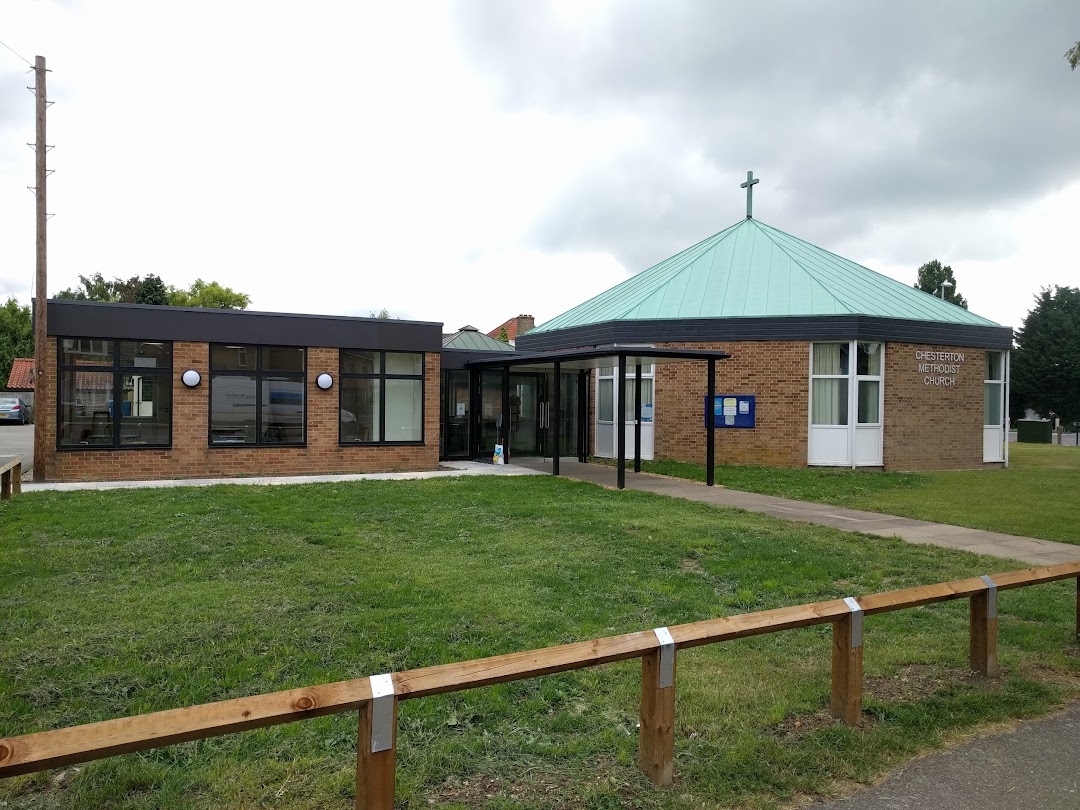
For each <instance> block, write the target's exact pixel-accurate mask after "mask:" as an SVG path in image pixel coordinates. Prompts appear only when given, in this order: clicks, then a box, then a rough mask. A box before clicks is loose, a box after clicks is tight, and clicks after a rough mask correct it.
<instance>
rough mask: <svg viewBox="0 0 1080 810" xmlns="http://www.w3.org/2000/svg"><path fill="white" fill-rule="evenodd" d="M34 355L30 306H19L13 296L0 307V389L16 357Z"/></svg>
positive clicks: (4, 383) (5, 382) (5, 381)
mask: <svg viewBox="0 0 1080 810" xmlns="http://www.w3.org/2000/svg"><path fill="white" fill-rule="evenodd" d="M33 356H34V328H33V325H32V322H31V319H30V307H28V306H25V307H23V306H19V302H18V301H16V300H15V299H14V298H9V299H8V300H7V303H5V304H4V305H3V306H2V307H0V389H2V388H3V387H4V386H5V385H7V380H8V375H10V374H11V363H12V361H13V360H14V359H15V358H16V357H33Z"/></svg>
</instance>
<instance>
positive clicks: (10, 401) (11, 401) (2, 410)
mask: <svg viewBox="0 0 1080 810" xmlns="http://www.w3.org/2000/svg"><path fill="white" fill-rule="evenodd" d="M33 418H34V414H33V412H32V411H31V410H30V406H29V405H27V404H26V402H25V401H23V399H22V398H21V397H6V396H0V422H18V423H19V424H20V425H25V424H27V423H28V422H30V420H31V419H33Z"/></svg>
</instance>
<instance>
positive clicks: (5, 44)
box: [0, 41, 34, 67]
mask: <svg viewBox="0 0 1080 810" xmlns="http://www.w3.org/2000/svg"><path fill="white" fill-rule="evenodd" d="M0 45H3V46H4V47H5V48H7V49H8V50H9V51H11V52H12V53H13V54H15V55H16V56H17V57H19V58H20V59H22V60H23V61H24V62H26V64H28V65H29V66H30V67H33V66H34V63H33V62H31V61H30V60H29V59H27V58H26V57H25V56H23V55H22V54H21V53H19V52H18V51H17V50H15V49H14V48H12V47H11V46H10V45H8V44H7V43H6V42H2V41H0Z"/></svg>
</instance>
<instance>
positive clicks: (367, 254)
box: [0, 0, 1080, 331]
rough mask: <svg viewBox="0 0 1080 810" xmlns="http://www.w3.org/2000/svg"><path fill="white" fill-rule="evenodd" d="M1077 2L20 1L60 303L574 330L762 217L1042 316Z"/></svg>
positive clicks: (15, 114) (896, 269)
mask: <svg viewBox="0 0 1080 810" xmlns="http://www.w3.org/2000/svg"><path fill="white" fill-rule="evenodd" d="M1078 39H1080V4H1078V3H1076V2H1075V0H1025V1H1024V2H1022V3H1021V2H1014V1H1013V0H1008V2H1006V1H1005V0H950V2H948V3H940V2H933V3H931V2H906V3H896V2H885V1H884V0H882V1H881V2H876V1H875V2H863V1H861V0H860V1H859V2H856V0H849V1H848V2H829V1H828V0H817V1H816V2H813V3H807V2H804V1H803V2H799V1H798V0H762V1H761V2H755V3H733V2H725V3H722V2H712V0H701V1H700V2H679V1H678V0H665V1H664V2H659V0H654V1H653V2H636V1H633V0H625V1H624V2H603V1H602V0H558V1H554V2H549V3H542V2H539V1H538V0H537V1H534V0H528V2H525V1H524V0H521V2H509V1H506V0H468V1H465V2H447V3H439V2H434V0H433V1H432V2H424V3H420V2H394V3H386V2H375V1H374V0H370V1H369V2H362V3H347V2H344V0H341V1H340V2H323V1H322V0H308V1H307V2H304V3H296V2H274V1H272V0H271V1H270V2H268V1H267V0H262V1H261V2H254V1H253V0H252V2H240V0H233V1H231V2H223V1H222V0H213V1H211V0H188V2H185V3H183V4H166V3H161V2H145V0H127V1H124V0H92V1H91V0H63V1H62V2H61V1H60V0H56V1H53V0H4V3H3V8H2V10H0V40H2V41H3V42H4V43H6V44H7V45H8V46H10V47H11V48H13V49H14V50H15V51H17V52H18V53H19V54H21V55H22V56H24V57H26V58H27V59H29V60H31V61H32V60H33V58H34V56H35V54H41V55H44V56H45V57H46V58H47V59H48V66H49V68H50V69H51V70H52V71H53V72H52V73H51V74H50V75H49V79H48V81H49V96H50V98H51V99H52V100H53V101H55V102H56V103H55V105H54V106H53V107H52V108H51V109H50V113H49V136H48V141H49V143H51V144H54V145H55V147H56V148H55V150H54V151H53V152H51V153H50V155H49V165H50V168H52V169H54V170H55V172H56V173H55V174H54V175H53V176H52V177H51V179H50V184H49V210H50V212H51V213H53V214H55V217H54V218H53V219H52V220H51V221H50V228H49V250H50V253H49V255H50V261H49V293H50V294H55V293H56V292H57V291H59V290H60V289H63V288H65V287H68V286H71V285H73V284H75V283H76V281H77V277H78V275H79V274H80V273H81V274H86V275H88V274H91V273H95V272H100V273H103V274H104V275H106V276H114V275H116V276H121V277H128V276H131V275H134V274H141V275H145V274H147V273H156V274H158V275H160V276H161V277H162V278H163V279H164V280H165V281H166V283H169V284H173V285H176V286H187V285H188V284H190V283H191V282H192V281H193V280H194V279H195V278H197V277H201V278H204V279H207V280H210V279H213V280H216V281H220V282H221V283H223V284H226V285H228V286H231V287H233V288H234V289H237V290H240V291H243V292H247V293H249V294H250V295H251V298H252V307H251V308H252V309H256V310H267V311H284V312H312V313H327V314H344V315H367V314H369V313H370V312H371V311H373V310H378V309H381V308H383V307H386V308H387V309H389V311H390V312H391V313H392V314H393V315H395V316H398V317H401V318H405V319H417V320H433V321H441V322H444V323H445V324H446V326H447V328H448V329H450V328H457V327H459V326H461V325H463V324H465V323H472V324H474V325H476V326H478V327H481V328H482V329H484V330H485V331H486V330H488V329H492V328H494V327H495V326H497V325H498V324H499V323H501V322H502V321H503V320H505V319H506V318H508V317H511V316H513V315H516V314H518V313H531V314H533V315H535V316H536V317H537V320H538V321H543V320H546V319H548V318H551V317H553V316H555V315H557V314H559V313H560V312H562V311H563V310H566V309H569V308H570V307H571V306H573V305H575V304H577V303H579V302H580V301H582V300H584V299H586V298H587V297H589V296H591V295H594V294H595V293H598V292H600V291H602V290H604V289H607V288H608V287H610V286H612V285H614V284H616V283H617V282H619V281H621V280H623V279H625V278H627V277H628V276H630V275H632V274H634V273H636V272H639V271H641V270H643V269H645V268H646V267H648V266H650V265H651V264H653V263H655V262H657V261H660V260H662V259H664V258H666V257H667V256H669V255H671V254H673V253H676V252H678V251H679V250H681V249H683V248H684V247H687V246H688V245H690V244H692V243H694V242H697V241H699V240H700V239H702V238H704V237H706V236H708V235H710V234H712V233H715V232H717V231H719V230H721V229H722V228H724V227H726V226H728V225H730V224H732V223H734V222H736V221H738V220H739V219H741V218H742V217H743V216H744V209H745V197H744V192H743V191H742V190H740V188H739V183H740V182H742V181H743V180H744V179H745V177H746V171H747V170H748V169H752V170H753V171H754V173H755V175H756V176H758V177H760V178H761V183H760V184H759V185H757V186H756V187H755V196H754V213H755V216H756V217H757V218H758V219H761V220H762V221H764V222H767V223H768V224H770V225H772V226H774V227H777V228H779V229H781V230H783V231H786V232H788V233H791V234H794V235H796V236H799V237H801V238H803V239H806V240H808V241H811V242H813V243H815V244H818V245H820V246H822V247H825V248H827V249H829V250H832V251H834V252H837V253H840V254H842V255H844V256H846V257H848V258H850V259H853V260H855V261H858V262H860V263H862V264H865V265H867V266H868V267H870V268H872V269H875V270H877V271H879V272H882V273H886V274H888V275H890V276H893V277H895V278H898V279H901V280H903V281H905V282H907V283H913V282H914V280H915V272H916V268H917V267H918V266H919V265H920V264H922V263H923V262H925V261H928V260H930V259H934V258H937V259H940V260H941V261H942V262H944V263H947V264H951V265H952V267H953V268H954V270H955V271H956V274H957V277H958V280H959V285H958V287H959V292H961V293H962V294H964V295H965V296H966V297H967V299H968V301H969V305H970V307H971V309H972V310H973V311H975V312H978V313H979V314H982V315H985V316H987V317H989V318H992V319H994V320H996V321H998V322H1000V323H1003V324H1006V325H1011V326H1019V325H1020V323H1021V321H1022V319H1023V317H1024V315H1025V314H1026V312H1027V310H1028V308H1029V306H1030V303H1031V300H1032V297H1033V295H1034V294H1035V293H1036V292H1037V291H1038V290H1039V288H1040V287H1042V286H1045V285H1049V284H1061V285H1065V284H1068V285H1080V249H1078V248H1080V71H1077V72H1075V73H1074V72H1071V71H1070V70H1069V67H1068V64H1067V63H1066V62H1065V60H1064V59H1063V54H1064V52H1065V51H1066V50H1067V49H1068V48H1069V47H1070V46H1071V45H1072V44H1073V43H1075V42H1076V41H1077V40H1078ZM26 70H27V65H26V63H24V62H23V61H21V60H20V59H19V58H18V56H16V55H14V54H12V53H11V52H10V51H8V50H4V49H2V48H0V296H2V297H4V298H6V297H7V296H9V295H14V296H16V297H17V298H18V299H19V300H20V301H21V302H23V303H26V302H28V301H29V298H30V295H31V285H32V282H33V275H34V254H33V247H34V230H33V223H34V218H33V198H32V196H31V194H30V193H29V192H28V191H27V190H26V186H28V185H33V152H32V151H31V150H30V149H29V148H28V147H27V146H26V142H28V141H32V140H33V138H34V129H33V96H32V94H31V93H29V92H28V91H27V90H26V89H25V87H26V85H28V84H33V76H32V75H29V74H27V73H26Z"/></svg>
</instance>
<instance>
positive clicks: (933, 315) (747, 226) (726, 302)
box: [530, 218, 998, 334]
mask: <svg viewBox="0 0 1080 810" xmlns="http://www.w3.org/2000/svg"><path fill="white" fill-rule="evenodd" d="M807 315H867V316H873V317H879V318H900V319H906V320H919V321H935V322H939V323H953V324H967V325H976V326H997V325H998V324H996V323H994V322H993V321H990V320H987V319H986V318H982V317H979V316H978V315H975V314H974V313H971V312H968V311H967V310H966V309H963V308H961V307H958V306H956V305H955V304H950V303H948V302H946V301H942V300H941V299H940V298H937V297H935V296H933V295H930V294H928V293H924V292H922V291H921V290H916V289H915V288H914V287H910V286H908V285H907V284H904V283H902V282H900V281H896V280H895V279H892V278H889V277H887V276H883V275H881V274H880V273H875V272H874V271H873V270H870V269H868V268H866V267H863V266H862V265H861V264H856V263H855V262H852V261H849V260H847V259H845V258H843V257H841V256H837V255H836V254H835V253H830V252H829V251H827V250H823V249H822V248H819V247H816V246H814V245H811V244H810V243H809V242H804V241H803V240H801V239H796V238H795V237H794V236H789V235H788V234H786V233H784V232H783V231H778V230H777V229H776V228H771V227H769V226H768V225H765V224H764V223H761V222H758V221H757V220H756V219H750V218H747V219H744V220H742V221H741V222H739V223H737V224H735V225H732V226H731V227H730V228H726V229H725V230H723V231H720V233H718V234H715V235H713V236H710V237H709V238H708V239H705V240H704V241H702V242H698V243H697V244H696V245H694V246H693V247H689V248H687V249H686V250H684V251H682V252H681V253H678V254H676V255H674V256H672V257H671V258H670V259H665V260H664V261H662V262H660V263H659V264H656V265H653V266H652V267H650V268H649V269H648V270H644V271H642V272H641V273H638V274H637V275H635V276H633V277H632V278H629V279H627V280H626V281H624V282H622V283H621V284H618V285H616V286H614V287H612V288H611V289H610V290H607V291H606V292H603V293H600V295H597V296H596V297H594V298H591V299H590V300H588V301H586V302H585V303H583V304H579V305H578V306H576V307H574V308H573V309H571V310H569V311H567V312H564V313H563V314H562V315H559V316H557V317H555V318H552V319H551V320H550V321H547V322H546V323H543V324H541V325H540V326H538V327H536V328H535V329H533V330H532V332H531V333H530V334H535V333H541V332H551V331H554V330H557V329H568V328H571V327H576V326H585V325H588V324H595V323H605V322H608V321H634V320H647V319H671V320H676V319H687V318H783V317H789V316H807Z"/></svg>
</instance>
